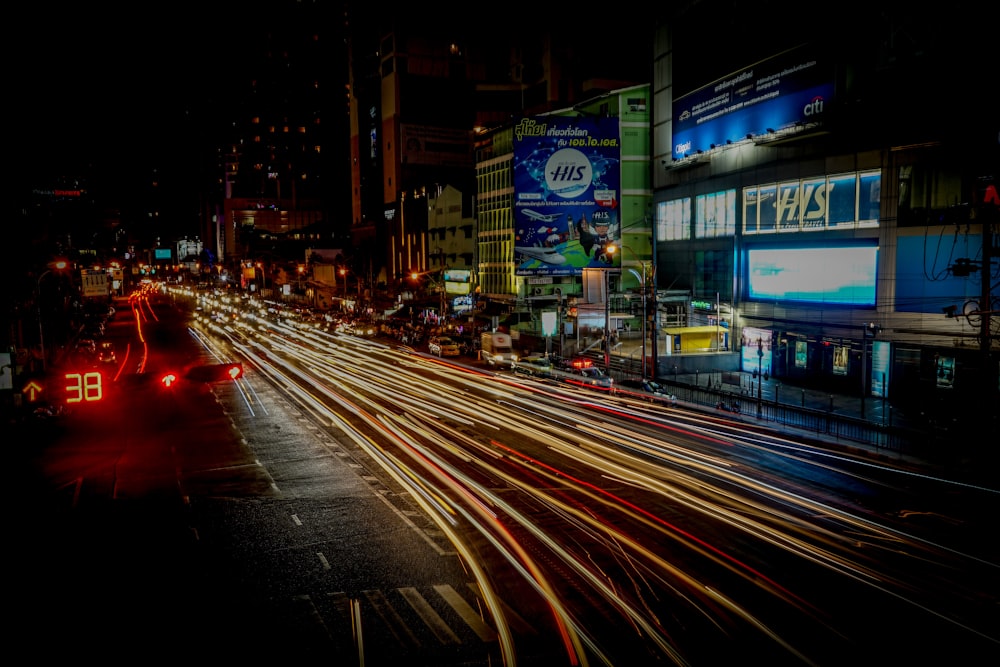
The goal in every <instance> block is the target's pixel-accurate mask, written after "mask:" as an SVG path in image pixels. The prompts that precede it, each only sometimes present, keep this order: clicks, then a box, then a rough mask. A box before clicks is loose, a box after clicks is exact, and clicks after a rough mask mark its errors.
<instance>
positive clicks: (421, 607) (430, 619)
mask: <svg viewBox="0 0 1000 667" xmlns="http://www.w3.org/2000/svg"><path fill="white" fill-rule="evenodd" d="M396 590H398V591H399V594H400V595H402V596H403V599H404V600H406V602H407V603H408V604H409V605H410V607H411V608H412V609H413V611H415V612H417V615H418V616H420V619H421V620H422V621H423V622H424V624H425V625H426V626H427V627H428V628H430V631H431V632H433V633H434V636H435V637H437V640H438V641H439V642H441V643H442V644H461V643H462V641H461V640H460V639H459V638H458V635H456V634H455V633H454V632H452V630H451V628H449V627H448V624H447V623H445V621H444V619H443V618H441V616H440V614H438V613H437V612H436V611H434V607H432V606H431V605H430V603H429V602H427V600H426V599H424V596H423V595H421V594H420V593H419V592H417V589H416V588H412V587H408V588H397V589H396Z"/></svg>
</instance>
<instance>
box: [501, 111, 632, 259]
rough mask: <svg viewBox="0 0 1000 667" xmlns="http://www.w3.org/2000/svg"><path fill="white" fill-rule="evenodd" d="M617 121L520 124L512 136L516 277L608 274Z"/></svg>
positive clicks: (532, 120)
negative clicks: (605, 271)
mask: <svg viewBox="0 0 1000 667" xmlns="http://www.w3.org/2000/svg"><path fill="white" fill-rule="evenodd" d="M620 134H621V129H620V125H619V122H618V119H617V118H571V117H559V116H552V117H549V116H544V117H529V118H522V119H521V120H520V121H519V122H518V124H517V125H516V126H515V128H514V218H515V219H514V260H515V262H516V265H517V266H516V268H515V274H516V275H518V276H538V275H549V276H574V275H581V274H582V273H583V269H584V268H595V267H599V268H609V267H611V266H613V265H615V264H614V263H615V259H616V257H615V254H614V252H609V251H608V249H609V248H610V247H611V245H612V244H613V243H615V242H616V241H617V240H618V239H619V233H620V224H621V221H620V217H619V213H620V207H619V205H620V201H621V139H620Z"/></svg>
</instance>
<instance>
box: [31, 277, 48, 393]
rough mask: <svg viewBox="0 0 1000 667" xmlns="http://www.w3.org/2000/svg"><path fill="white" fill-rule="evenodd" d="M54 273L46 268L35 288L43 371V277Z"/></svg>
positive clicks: (43, 370) (43, 369) (43, 368)
mask: <svg viewBox="0 0 1000 667" xmlns="http://www.w3.org/2000/svg"><path fill="white" fill-rule="evenodd" d="M50 273H52V269H46V270H45V271H43V272H42V275H40V276H38V285H37V287H36V289H35V305H36V306H37V307H38V347H39V348H40V349H41V353H42V372H43V373H44V372H45V332H44V331H43V329H44V327H43V326H42V278H44V277H45V276H47V275H49V274H50Z"/></svg>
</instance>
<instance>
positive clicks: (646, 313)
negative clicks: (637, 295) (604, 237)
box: [605, 244, 656, 380]
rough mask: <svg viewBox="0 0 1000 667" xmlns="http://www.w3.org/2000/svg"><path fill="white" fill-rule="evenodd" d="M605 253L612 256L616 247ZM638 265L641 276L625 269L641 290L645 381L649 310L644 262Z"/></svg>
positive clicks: (626, 248) (643, 375) (624, 248)
mask: <svg viewBox="0 0 1000 667" xmlns="http://www.w3.org/2000/svg"><path fill="white" fill-rule="evenodd" d="M621 248H622V250H632V249H631V248H628V247H627V246H621ZM607 252H608V253H609V254H611V255H614V253H615V252H617V246H615V245H614V244H612V245H610V246H608V248H607ZM632 252H633V255H634V254H635V252H634V251H632ZM640 264H641V265H642V274H641V275H640V274H639V272H638V271H636V270H635V269H633V268H630V267H626V268H628V271H629V273H631V274H632V275H633V276H635V279H636V280H638V281H639V286H640V289H641V290H642V364H641V368H642V379H643V380H645V379H646V335H647V331H646V324H647V323H646V320H647V319H649V310H648V309H647V307H646V291H647V288H648V285H647V282H646V281H647V278H646V262H640ZM607 319H609V318H608V313H605V320H606V321H607ZM654 335H655V334H654ZM653 376H654V378H655V376H656V373H655V372H654V373H653Z"/></svg>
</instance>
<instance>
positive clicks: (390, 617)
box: [362, 590, 420, 647]
mask: <svg viewBox="0 0 1000 667" xmlns="http://www.w3.org/2000/svg"><path fill="white" fill-rule="evenodd" d="M362 595H364V596H365V599H367V600H368V602H370V603H371V605H372V607H374V609H375V613H377V614H378V615H379V618H381V619H382V621H383V622H384V623H385V625H386V627H388V628H389V632H391V633H392V636H393V637H395V638H396V640H397V641H398V642H399V643H400V644H404V645H408V646H413V647H419V646H420V640H419V639H417V637H416V635H414V634H413V631H412V630H410V628H409V626H407V625H406V622H405V621H404V620H403V618H402V617H401V616H400V615H399V612H397V611H396V610H395V609H394V608H393V606H392V604H391V603H390V602H389V601H388V600H387V599H386V598H385V595H384V594H383V593H382V591H376V590H371V591H362Z"/></svg>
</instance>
